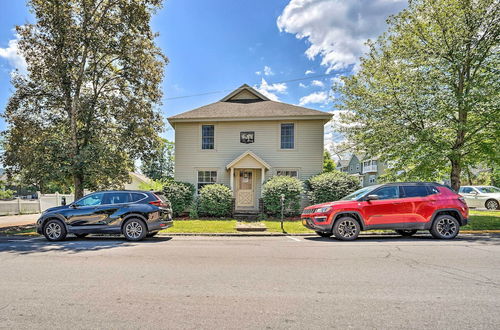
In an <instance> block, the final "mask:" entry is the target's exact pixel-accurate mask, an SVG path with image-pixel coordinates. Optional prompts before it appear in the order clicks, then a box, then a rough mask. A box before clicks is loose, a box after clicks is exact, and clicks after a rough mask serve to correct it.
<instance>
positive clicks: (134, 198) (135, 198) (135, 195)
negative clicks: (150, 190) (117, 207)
mask: <svg viewBox="0 0 500 330" xmlns="http://www.w3.org/2000/svg"><path fill="white" fill-rule="evenodd" d="M130 195H131V196H132V202H137V201H140V200H141V199H144V198H146V196H144V194H139V193H131V194H130Z"/></svg>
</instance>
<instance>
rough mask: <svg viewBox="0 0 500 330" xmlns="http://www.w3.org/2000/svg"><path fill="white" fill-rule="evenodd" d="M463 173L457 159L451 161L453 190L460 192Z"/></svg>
mask: <svg viewBox="0 0 500 330" xmlns="http://www.w3.org/2000/svg"><path fill="white" fill-rule="evenodd" d="M461 172H462V165H461V164H460V162H459V161H458V160H456V159H453V160H452V161H451V173H450V181H451V188H452V189H453V190H455V191H458V189H459V188H460V174H461Z"/></svg>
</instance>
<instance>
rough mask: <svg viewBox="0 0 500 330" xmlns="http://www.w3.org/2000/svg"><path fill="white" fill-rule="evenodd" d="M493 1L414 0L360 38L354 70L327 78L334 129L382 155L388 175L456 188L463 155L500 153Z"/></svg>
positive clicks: (482, 157) (469, 159)
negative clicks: (337, 124) (363, 43)
mask: <svg viewBox="0 0 500 330" xmlns="http://www.w3.org/2000/svg"><path fill="white" fill-rule="evenodd" d="M499 6H500V5H499V2H498V1H496V0H478V1H462V0H415V1H410V2H409V6H408V8H407V9H405V10H403V11H402V12H401V13H399V14H397V15H395V16H393V17H391V18H390V19H389V20H388V23H389V31H388V32H387V33H385V34H383V35H382V36H381V37H379V38H378V40H377V41H375V42H368V46H369V53H368V54H367V55H366V56H365V57H364V58H363V59H362V60H361V64H360V66H359V70H358V71H357V73H356V74H354V75H353V76H351V77H344V78H343V84H337V85H336V86H334V89H335V90H336V92H338V93H339V94H340V95H339V96H340V97H339V98H338V99H337V100H338V104H337V107H338V109H339V110H344V111H345V112H346V113H347V114H346V115H344V116H343V119H344V124H347V125H344V133H345V134H346V137H347V138H348V140H350V141H352V142H353V144H354V145H356V146H357V147H358V148H359V149H361V150H366V151H367V152H368V154H369V155H378V156H380V158H379V159H380V160H381V161H391V164H392V168H389V169H388V171H387V179H388V180H391V181H392V180H439V179H441V178H442V175H443V174H444V173H448V175H449V177H450V181H451V185H452V187H453V188H454V189H457V188H458V187H459V185H460V175H461V172H462V170H463V169H464V168H465V166H466V165H475V164H478V163H480V162H485V161H486V162H492V163H499V162H500V159H499V157H500V153H499V152H498V141H499V137H500V125H498V118H499V117H500V97H499V91H500V71H498V68H499V67H500V56H498V48H499V40H500V38H499V33H500V27H499V21H498V17H499V16H498V11H499V10H500V8H499Z"/></svg>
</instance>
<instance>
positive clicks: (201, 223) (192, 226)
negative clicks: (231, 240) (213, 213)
mask: <svg viewBox="0 0 500 330" xmlns="http://www.w3.org/2000/svg"><path fill="white" fill-rule="evenodd" d="M235 227H236V220H179V221H175V220H174V226H173V227H171V228H168V229H165V230H162V231H161V232H162V233H167V234H168V233H237V231H236V229H235Z"/></svg>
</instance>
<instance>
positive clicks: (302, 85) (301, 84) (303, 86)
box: [299, 83, 307, 88]
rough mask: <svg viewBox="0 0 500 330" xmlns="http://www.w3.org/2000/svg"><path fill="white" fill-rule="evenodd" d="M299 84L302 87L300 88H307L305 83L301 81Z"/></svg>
mask: <svg viewBox="0 0 500 330" xmlns="http://www.w3.org/2000/svg"><path fill="white" fill-rule="evenodd" d="M299 86H300V87H302V88H307V85H305V84H303V83H299Z"/></svg>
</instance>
